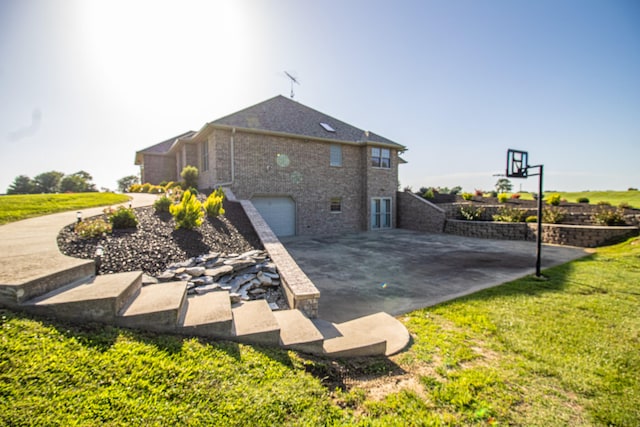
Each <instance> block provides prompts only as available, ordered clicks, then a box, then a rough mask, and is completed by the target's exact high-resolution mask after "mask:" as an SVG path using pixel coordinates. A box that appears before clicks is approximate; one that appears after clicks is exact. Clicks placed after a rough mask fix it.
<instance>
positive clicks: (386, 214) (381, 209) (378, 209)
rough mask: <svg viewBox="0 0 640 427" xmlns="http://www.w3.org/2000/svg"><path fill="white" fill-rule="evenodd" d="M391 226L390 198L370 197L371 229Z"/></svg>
mask: <svg viewBox="0 0 640 427" xmlns="http://www.w3.org/2000/svg"><path fill="white" fill-rule="evenodd" d="M381 228H391V198H389V197H374V198H372V199H371V229H372V230H379V229H381Z"/></svg>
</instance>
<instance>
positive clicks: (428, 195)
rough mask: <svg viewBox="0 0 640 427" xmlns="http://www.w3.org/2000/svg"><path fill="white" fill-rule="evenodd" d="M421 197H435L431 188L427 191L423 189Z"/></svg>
mask: <svg viewBox="0 0 640 427" xmlns="http://www.w3.org/2000/svg"><path fill="white" fill-rule="evenodd" d="M422 197H423V198H425V199H429V200H431V199H433V198H435V197H436V195H435V194H434V192H433V188H430V189H428V190H427V191H425V192H424V193H422Z"/></svg>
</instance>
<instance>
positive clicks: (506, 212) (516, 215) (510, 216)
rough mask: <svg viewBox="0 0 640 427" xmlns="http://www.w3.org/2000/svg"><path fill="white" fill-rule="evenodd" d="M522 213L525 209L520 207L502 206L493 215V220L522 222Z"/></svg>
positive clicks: (523, 213)
mask: <svg viewBox="0 0 640 427" xmlns="http://www.w3.org/2000/svg"><path fill="white" fill-rule="evenodd" d="M501 194H502V193H501ZM524 215H525V211H523V210H522V209H518V208H510V207H507V206H503V207H502V208H500V210H499V211H498V213H497V214H495V215H493V220H494V221H499V222H522V221H523V220H524Z"/></svg>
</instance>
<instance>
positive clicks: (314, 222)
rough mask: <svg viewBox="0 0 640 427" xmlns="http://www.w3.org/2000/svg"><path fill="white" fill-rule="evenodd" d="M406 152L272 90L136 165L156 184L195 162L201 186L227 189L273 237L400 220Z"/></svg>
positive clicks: (142, 155) (140, 155)
mask: <svg viewBox="0 0 640 427" xmlns="http://www.w3.org/2000/svg"><path fill="white" fill-rule="evenodd" d="M405 150H406V148H405V147H404V146H402V145H400V144H398V143H396V142H393V141H391V140H389V139H386V138H384V137H382V136H379V135H376V134H374V133H372V132H368V131H363V130H361V129H358V128H356V127H354V126H351V125H349V124H347V123H344V122H342V121H340V120H337V119H335V118H333V117H331V116H328V115H326V114H323V113H321V112H319V111H316V110H313V109H311V108H309V107H306V106H304V105H302V104H300V103H298V102H296V101H293V100H291V99H288V98H286V97H284V96H276V97H275V98H271V99H269V100H267V101H264V102H262V103H259V104H257V105H254V106H252V107H249V108H246V109H244V110H241V111H238V112H237V113H234V114H231V115H229V116H226V117H222V118H220V119H218V120H215V121H212V122H209V123H207V124H205V125H204V126H203V127H202V128H201V129H200V130H199V131H197V132H194V131H190V132H186V133H183V134H181V135H177V136H175V137H173V138H170V139H168V140H166V141H163V142H161V143H159V144H156V145H154V146H151V147H149V148H146V149H144V150H141V151H138V152H137V153H136V162H135V163H136V164H137V165H140V168H141V174H142V182H150V183H152V184H157V183H159V182H161V181H176V180H178V179H179V176H180V171H181V170H182V168H184V167H185V166H187V165H192V166H196V167H197V168H198V170H199V172H200V178H199V183H198V184H199V187H200V188H202V189H205V188H206V189H210V188H215V187H218V186H225V187H230V188H231V190H232V191H233V192H234V194H235V195H236V197H237V198H238V199H249V200H251V201H252V202H253V204H254V205H255V207H256V208H257V209H258V211H259V212H260V213H261V214H262V216H263V217H264V219H265V220H266V221H267V223H268V224H269V225H270V226H271V228H272V229H273V230H274V232H275V233H276V234H277V235H279V236H290V235H321V234H334V233H343V232H351V231H361V230H376V229H384V228H393V227H395V225H396V215H395V209H396V191H397V188H398V165H399V164H400V163H404V161H403V160H402V159H401V158H400V157H399V153H401V152H403V151H405Z"/></svg>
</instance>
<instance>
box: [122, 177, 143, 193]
mask: <svg viewBox="0 0 640 427" xmlns="http://www.w3.org/2000/svg"><path fill="white" fill-rule="evenodd" d="M138 183H139V179H138V177H137V176H136V175H128V176H124V177H122V178H120V179H119V180H118V190H120V191H122V192H123V193H125V192H127V191H128V190H129V187H131V186H132V185H133V184H138Z"/></svg>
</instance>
